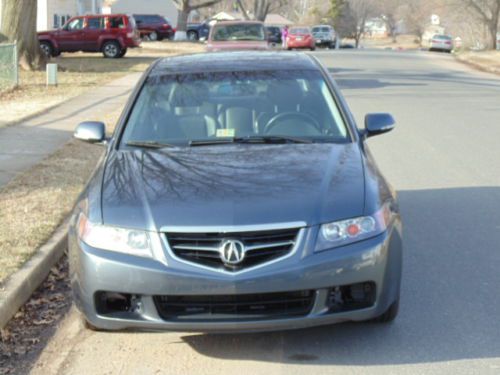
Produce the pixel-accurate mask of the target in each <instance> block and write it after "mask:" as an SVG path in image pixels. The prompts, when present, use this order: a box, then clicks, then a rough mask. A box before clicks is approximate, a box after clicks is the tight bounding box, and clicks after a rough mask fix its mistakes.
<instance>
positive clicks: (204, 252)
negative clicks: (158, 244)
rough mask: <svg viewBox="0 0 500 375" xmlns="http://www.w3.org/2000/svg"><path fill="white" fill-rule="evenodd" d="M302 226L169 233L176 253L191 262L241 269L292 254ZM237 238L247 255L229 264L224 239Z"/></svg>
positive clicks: (172, 248) (216, 267)
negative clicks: (238, 230)
mask: <svg viewBox="0 0 500 375" xmlns="http://www.w3.org/2000/svg"><path fill="white" fill-rule="evenodd" d="M298 232H299V229H298V228H294V229H280V230H269V231H258V232H234V233H166V238H167V241H168V244H169V246H170V249H171V250H172V251H173V253H174V254H175V255H176V256H177V257H179V258H181V259H184V260H187V261H189V262H192V263H196V264H200V265H204V266H208V267H212V268H215V269H224V270H228V271H239V270H242V269H245V268H249V267H253V266H256V265H258V264H262V263H266V262H269V261H272V260H275V259H278V258H281V257H284V256H286V255H287V254H289V253H290V252H291V251H292V249H293V247H294V245H295V242H296V240H297V235H298ZM228 240H236V241H239V242H241V243H242V244H243V245H244V249H245V250H244V253H245V255H244V259H243V260H242V261H241V262H240V263H238V264H228V262H224V261H223V259H222V257H221V251H220V248H221V246H222V244H223V243H224V242H225V241H228Z"/></svg>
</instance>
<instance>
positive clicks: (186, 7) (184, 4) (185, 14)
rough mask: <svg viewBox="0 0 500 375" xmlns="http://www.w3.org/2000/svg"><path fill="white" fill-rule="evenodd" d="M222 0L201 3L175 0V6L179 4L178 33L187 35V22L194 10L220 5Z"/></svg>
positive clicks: (192, 0) (195, 0)
mask: <svg viewBox="0 0 500 375" xmlns="http://www.w3.org/2000/svg"><path fill="white" fill-rule="evenodd" d="M220 1H221V0H208V1H199V0H174V2H175V4H177V6H178V8H179V19H178V21H177V31H180V32H181V33H185V32H186V29H187V21H188V18H189V13H191V12H192V11H193V10H198V9H201V8H206V7H210V6H212V5H215V4H217V3H219V2H220Z"/></svg>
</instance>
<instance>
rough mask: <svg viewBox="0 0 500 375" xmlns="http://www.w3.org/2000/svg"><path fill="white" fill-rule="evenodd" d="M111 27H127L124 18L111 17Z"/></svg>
mask: <svg viewBox="0 0 500 375" xmlns="http://www.w3.org/2000/svg"><path fill="white" fill-rule="evenodd" d="M109 27H110V28H112V29H123V28H124V27H125V22H124V21H123V17H110V18H109Z"/></svg>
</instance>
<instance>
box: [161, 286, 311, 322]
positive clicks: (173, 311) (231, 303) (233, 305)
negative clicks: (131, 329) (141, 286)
mask: <svg viewBox="0 0 500 375" xmlns="http://www.w3.org/2000/svg"><path fill="white" fill-rule="evenodd" d="M153 299H154V302H155V305H156V308H157V310H158V313H159V314H160V316H161V318H162V319H164V320H183V321H200V320H210V321H234V320H259V319H260V320H262V319H281V318H290V317H299V316H305V315H307V314H309V313H310V311H311V309H312V306H313V304H314V291H312V290H307V291H299V292H282V293H264V294H236V295H212V296H155V297H154V298H153Z"/></svg>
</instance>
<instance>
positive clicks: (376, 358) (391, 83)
mask: <svg viewBox="0 0 500 375" xmlns="http://www.w3.org/2000/svg"><path fill="white" fill-rule="evenodd" d="M317 55H318V56H319V57H320V58H321V60H322V61H323V62H324V63H325V64H327V66H328V67H329V68H330V69H331V71H332V73H333V75H334V76H335V78H336V79H337V81H338V83H339V84H340V85H341V87H342V88H343V92H344V94H345V95H346V97H347V99H348V102H349V103H350V105H351V107H352V110H353V112H354V113H355V116H356V118H357V119H358V121H359V123H360V124H362V119H363V116H364V114H365V113H367V112H379V111H383V112H385V111H387V112H391V113H393V114H394V116H395V117H396V119H397V120H398V127H397V129H396V130H395V131H394V132H393V133H391V134H388V135H384V136H380V137H378V138H374V139H372V140H370V141H369V144H370V146H371V149H372V151H373V152H374V154H375V156H376V157H377V159H378V162H379V164H380V167H381V168H382V170H383V171H384V172H385V174H386V175H387V176H388V177H389V179H390V180H391V182H392V183H393V184H394V186H395V187H396V188H397V190H398V191H399V194H400V199H401V206H402V212H403V217H404V224H405V256H404V279H403V287H402V302H401V311H400V316H399V317H398V319H397V321H396V322H394V323H393V324H390V325H376V324H342V325H337V326H332V327H320V328H314V329H308V330H301V331H292V332H278V333H268V334H249V335H203V334H182V333H180V334H179V333H94V332H89V331H83V330H82V329H81V326H80V325H79V324H78V323H77V321H76V319H75V315H74V314H70V316H69V317H68V318H67V319H66V321H65V322H64V323H63V325H62V327H61V328H60V329H59V332H58V333H57V334H56V336H55V337H54V338H53V340H52V342H51V343H50V344H49V345H48V347H47V348H46V350H45V351H44V353H43V354H42V356H41V357H40V359H39V361H38V363H37V364H36V365H35V367H34V373H40V374H51V373H63V374H89V373H93V374H156V373H158V374H266V375H273V374H286V375H292V374H306V373H309V374H337V373H338V374H364V373H370V374H371V373H373V374H423V373H425V374H434V373H435V374H474V373H478V374H490V373H491V374H500V298H499V293H498V290H499V287H500V147H499V145H500V79H499V78H495V77H494V76H492V75H487V74H483V73H479V72H474V71H472V70H470V69H469V68H467V67H465V66H463V65H460V64H458V63H456V62H454V61H453V59H452V57H450V56H445V55H441V54H433V55H431V54H427V53H422V52H392V51H378V52H377V51H341V52H320V53H318V54H317Z"/></svg>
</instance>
